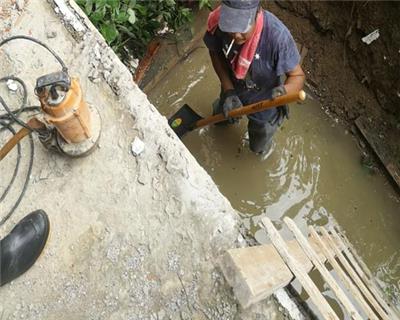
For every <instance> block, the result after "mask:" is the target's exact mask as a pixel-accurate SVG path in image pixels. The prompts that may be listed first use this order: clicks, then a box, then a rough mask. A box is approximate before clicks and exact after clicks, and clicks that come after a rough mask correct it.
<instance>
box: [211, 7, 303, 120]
mask: <svg viewBox="0 0 400 320" xmlns="http://www.w3.org/2000/svg"><path fill="white" fill-rule="evenodd" d="M263 13H264V26H263V30H262V33H261V37H260V42H259V43H258V47H257V50H256V53H255V55H254V58H253V61H252V63H251V66H250V69H249V71H248V73H247V75H246V79H245V80H239V79H236V77H235V76H234V73H233V72H232V71H231V72H230V77H231V80H232V82H233V85H234V87H235V90H236V92H237V94H238V96H239V98H240V100H241V101H242V103H243V104H244V105H247V104H251V103H254V102H258V101H261V100H265V99H271V93H272V92H271V90H272V89H273V88H274V87H276V86H279V85H280V84H282V83H283V75H285V74H286V73H287V72H289V71H292V70H293V69H294V68H295V67H296V65H298V64H299V62H300V55H299V52H298V50H297V47H296V44H295V42H294V40H293V37H292V35H291V33H290V31H289V30H288V28H287V27H286V26H285V25H284V24H283V23H282V21H280V20H279V19H278V18H277V17H276V16H275V15H273V14H272V13H271V12H269V11H266V10H263ZM231 41H232V39H231V38H230V37H229V35H228V34H226V33H223V32H221V31H220V30H219V29H218V28H217V30H216V31H215V33H214V34H211V33H209V32H206V34H205V36H204V42H205V44H206V46H207V47H208V49H209V50H210V51H222V50H223V49H225V50H227V48H228V47H229V44H230V42H231ZM238 51H240V46H238V45H235V46H234V47H233V48H232V49H231V53H230V54H229V56H228V58H227V59H228V60H229V61H230V59H232V57H233V56H234V55H235V54H236V53H237V52H238ZM228 64H229V65H230V63H228ZM275 117H276V108H274V109H269V110H266V111H263V112H258V113H255V114H253V115H250V116H249V118H251V119H254V120H258V121H261V122H265V121H271V120H273V119H275Z"/></svg>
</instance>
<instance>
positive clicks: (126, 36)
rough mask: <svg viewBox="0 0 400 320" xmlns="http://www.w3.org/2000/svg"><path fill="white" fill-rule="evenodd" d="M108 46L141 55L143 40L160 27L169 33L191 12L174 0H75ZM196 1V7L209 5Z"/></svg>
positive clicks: (147, 39) (188, 18)
mask: <svg viewBox="0 0 400 320" xmlns="http://www.w3.org/2000/svg"><path fill="white" fill-rule="evenodd" d="M77 3H78V4H79V5H80V7H81V8H82V9H83V10H84V11H85V13H86V14H87V15H88V17H89V18H90V20H91V21H92V22H93V24H94V25H95V26H96V27H97V28H98V29H99V30H100V32H101V34H102V35H103V37H104V38H105V40H106V41H107V43H108V44H109V45H111V47H112V48H113V49H114V50H115V51H116V52H117V53H118V54H119V55H125V54H127V53H128V54H129V55H131V56H133V57H141V56H142V55H143V53H144V51H145V48H146V45H147V43H148V42H149V41H150V40H151V39H152V38H153V37H154V36H155V34H157V32H158V31H160V30H162V29H164V30H167V31H168V32H170V33H173V32H175V31H176V30H177V29H178V28H179V27H181V26H182V25H184V24H185V23H187V22H189V21H190V20H191V18H192V13H191V10H190V9H189V8H186V7H184V6H183V2H177V1H175V0H77ZM209 4H210V0H200V2H199V6H201V7H205V6H209Z"/></svg>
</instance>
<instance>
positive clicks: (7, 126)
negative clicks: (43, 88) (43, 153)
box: [0, 77, 39, 226]
mask: <svg viewBox="0 0 400 320" xmlns="http://www.w3.org/2000/svg"><path fill="white" fill-rule="evenodd" d="M10 79H11V80H15V81H17V82H18V83H19V84H20V85H21V86H22V90H23V102H22V106H21V107H20V108H18V109H16V110H13V111H12V110H10V108H9V107H8V105H7V103H6V102H5V101H4V100H3V98H2V97H1V96H0V103H1V105H2V106H3V107H4V109H5V110H6V112H7V113H6V114H2V115H0V132H1V131H3V130H8V131H10V132H11V133H12V134H13V135H15V134H16V131H15V130H14V128H13V127H12V125H13V124H15V123H18V124H20V125H21V126H23V127H25V128H27V129H29V130H31V131H33V129H32V128H30V127H29V126H28V125H26V123H25V122H23V121H21V120H20V119H19V118H18V116H20V115H21V114H22V113H23V112H27V111H35V110H38V109H39V108H38V107H27V106H26V103H27V91H26V85H25V83H24V82H23V81H22V80H21V79H18V78H16V77H4V78H2V79H0V82H4V81H7V80H10ZM16 79H18V80H16ZM29 141H30V149H31V152H30V159H29V164H28V171H27V174H26V177H25V182H24V185H23V187H22V191H21V192H20V194H19V196H18V198H17V200H16V202H15V203H14V205H13V206H12V208H11V209H10V211H9V212H8V213H7V215H6V216H4V217H3V218H1V220H0V226H2V225H3V224H4V223H5V222H6V221H7V220H8V218H10V217H11V215H12V214H13V213H14V211H15V210H16V209H17V207H18V206H19V204H20V203H21V201H22V198H23V197H24V195H25V193H26V190H27V188H28V184H29V180H30V176H31V173H32V168H33V158H34V152H35V146H34V144H33V138H32V134H31V133H29ZM21 149H22V148H21V144H20V142H18V144H17V163H16V165H15V169H14V172H13V175H12V177H11V180H10V182H9V183H8V185H7V187H6V189H5V190H4V192H3V194H2V195H1V197H0V203H1V202H2V201H3V200H4V199H5V198H6V196H7V194H8V193H9V191H10V189H11V187H12V186H13V184H14V182H15V179H16V178H17V175H18V171H19V167H20V163H21V157H22V151H21Z"/></svg>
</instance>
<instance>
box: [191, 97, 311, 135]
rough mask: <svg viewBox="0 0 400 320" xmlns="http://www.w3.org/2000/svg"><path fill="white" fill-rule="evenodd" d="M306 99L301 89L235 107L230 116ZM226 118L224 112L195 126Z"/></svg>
mask: <svg viewBox="0 0 400 320" xmlns="http://www.w3.org/2000/svg"><path fill="white" fill-rule="evenodd" d="M305 99H306V93H305V92H304V91H303V90H301V91H298V92H294V93H289V94H285V95H284V96H280V97H277V98H275V99H271V100H263V101H260V102H256V103H253V104H249V105H247V106H244V107H241V108H237V109H234V110H232V111H230V112H229V114H228V115H229V117H232V118H237V117H241V116H244V115H247V114H252V113H256V112H260V111H264V110H267V109H270V108H275V107H278V106H282V105H284V104H288V103H291V102H296V101H304V100H305ZM224 120H226V118H225V117H224V115H223V114H222V113H219V114H216V115H214V116H210V117H207V118H205V119H201V120H199V121H197V122H196V123H195V126H194V127H195V128H200V127H204V126H207V125H209V124H213V123H218V122H221V121H224Z"/></svg>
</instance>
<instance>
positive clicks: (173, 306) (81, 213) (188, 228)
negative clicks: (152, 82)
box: [0, 0, 276, 320]
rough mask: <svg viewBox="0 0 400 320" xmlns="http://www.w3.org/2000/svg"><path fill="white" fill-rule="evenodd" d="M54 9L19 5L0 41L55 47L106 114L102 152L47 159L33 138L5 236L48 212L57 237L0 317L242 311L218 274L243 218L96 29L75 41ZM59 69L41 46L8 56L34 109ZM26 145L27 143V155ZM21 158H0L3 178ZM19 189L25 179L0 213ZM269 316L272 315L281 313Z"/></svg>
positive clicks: (5, 297) (13, 47) (87, 27)
mask: <svg viewBox="0 0 400 320" xmlns="http://www.w3.org/2000/svg"><path fill="white" fill-rule="evenodd" d="M3 2H4V1H3ZM6 2H7V1H6ZM57 3H58V4H59V1H50V2H45V1H41V0H31V1H29V2H26V3H25V7H24V8H23V9H22V10H21V11H18V12H17V14H15V12H14V10H15V9H14V8H12V9H11V13H12V14H11V15H9V16H8V17H7V18H5V19H8V21H6V20H3V21H2V22H1V23H3V24H5V23H10V24H11V25H12V28H11V29H10V32H9V33H3V34H2V37H6V36H8V35H15V34H29V35H31V36H33V37H36V38H38V39H40V40H42V41H44V42H46V43H47V44H49V46H51V47H52V48H53V49H54V50H55V51H56V52H57V53H58V54H59V55H60V56H61V57H62V58H63V59H64V60H65V62H66V64H67V65H68V66H69V70H70V73H71V75H73V76H78V77H79V78H80V82H81V85H82V88H83V92H84V93H85V97H86V100H87V102H88V103H89V104H92V105H95V106H96V107H97V108H98V109H99V110H100V113H101V116H102V119H103V132H102V137H101V141H100V147H99V149H98V150H96V151H95V152H94V153H93V154H92V155H90V156H89V157H87V158H83V159H75V160H71V159H66V158H63V157H61V156H59V155H57V154H53V153H49V152H48V151H47V150H45V149H44V148H43V147H42V146H41V145H40V143H39V141H38V140H37V139H36V138H35V146H36V154H35V162H34V168H33V174H32V177H31V178H32V179H31V183H30V186H29V189H28V192H27V194H26V196H25V197H24V199H23V202H22V203H21V205H20V207H19V209H18V210H17V212H16V213H15V214H14V215H13V216H12V218H11V219H10V220H9V221H8V223H7V224H6V226H5V227H3V228H1V229H0V237H3V236H5V235H6V234H7V233H8V232H9V231H10V230H11V228H12V227H13V226H14V225H15V223H17V222H18V221H19V220H20V219H21V218H22V217H24V216H25V215H26V214H27V213H28V212H30V211H32V210H34V209H38V208H42V209H44V210H45V211H46V212H47V213H48V215H49V218H50V222H51V231H50V237H49V240H48V243H47V245H46V248H45V250H44V252H43V255H42V256H41V257H40V258H39V260H38V261H37V263H36V264H35V265H34V266H33V267H32V268H31V269H30V270H29V271H28V272H27V273H26V274H24V275H23V276H21V277H20V278H18V279H16V280H15V281H14V282H13V283H11V284H9V285H6V286H4V287H2V288H1V289H0V301H1V302H2V303H1V306H0V314H2V315H4V316H5V318H6V319H16V318H18V319H22V318H24V319H57V320H62V319H167V318H168V319H177V318H187V319H232V318H234V317H235V316H238V315H239V314H241V311H240V309H238V307H237V303H236V301H235V299H234V298H233V296H232V294H231V291H230V288H229V287H228V285H227V284H226V283H225V282H224V279H223V277H222V274H221V273H220V272H219V271H218V269H217V268H216V265H217V262H216V261H217V257H218V256H219V255H220V254H221V253H222V252H223V251H225V250H226V249H228V248H231V247H234V246H235V241H236V239H237V237H238V231H237V228H236V223H237V219H238V218H237V215H236V213H235V211H234V210H233V208H232V207H231V205H230V203H229V202H228V201H227V199H226V198H225V197H224V196H223V195H222V194H221V193H220V192H219V190H218V188H217V186H216V185H215V184H214V182H213V181H212V179H211V178H210V177H209V176H208V174H207V173H206V172H205V171H204V170H203V169H202V168H201V167H200V166H199V165H198V163H197V161H196V160H195V159H194V158H193V157H192V155H191V154H190V153H189V152H188V150H187V149H186V148H185V146H184V145H183V144H182V143H181V141H180V140H179V139H178V138H177V137H176V136H175V134H174V133H173V132H172V131H171V129H170V128H169V127H168V125H167V120H166V119H165V118H164V117H162V116H161V115H160V114H159V113H158V112H157V110H156V109H155V108H154V106H152V105H151V104H150V103H149V101H148V100H147V98H146V96H145V94H144V93H143V92H141V91H140V89H139V88H138V87H137V86H136V85H135V84H134V83H133V81H132V76H131V74H130V73H129V71H128V70H127V69H126V67H125V66H124V65H123V64H122V63H121V62H120V61H119V59H118V58H117V57H116V55H115V54H114V52H113V51H112V50H111V49H110V48H109V47H108V46H107V45H106V44H105V43H104V41H103V39H102V38H101V37H100V36H99V34H98V32H97V31H96V30H95V29H94V28H93V26H92V25H91V24H90V22H88V20H87V19H86V18H85V17H84V16H77V21H79V23H82V25H83V27H84V30H82V29H80V31H79V34H78V35H77V34H76V33H74V32H73V31H72V30H71V28H70V27H71V25H70V21H74V19H68V21H64V20H62V17H63V14H61V13H62V11H61V10H60V8H59V7H58V6H57ZM64 3H65V4H66V5H67V7H68V8H71V7H70V6H69V5H68V4H69V2H67V1H65V2H64ZM70 5H71V6H72V9H73V10H71V12H73V13H74V11H75V12H77V13H80V12H81V11H80V9H79V8H77V7H76V5H75V4H74V3H73V2H71V4H70ZM57 8H58V9H57ZM74 14H76V13H74ZM60 17H61V19H60ZM75 31H76V30H75ZM50 32H51V33H50ZM57 70H59V66H58V65H57V64H56V63H55V62H54V61H53V60H52V59H51V57H49V56H48V55H47V54H46V53H45V52H44V51H42V49H41V48H38V47H36V46H34V45H31V44H29V43H26V42H24V41H21V42H20V41H18V42H14V43H11V44H9V45H7V46H6V47H5V48H4V51H0V73H1V74H3V75H9V74H18V75H19V76H20V77H21V78H22V79H23V80H24V81H26V83H27V85H28V88H29V101H30V103H32V104H36V103H37V100H36V97H35V96H34V95H33V92H32V87H33V85H34V83H35V80H36V78H37V77H38V76H41V75H43V74H45V73H48V72H53V71H57ZM135 137H139V138H140V139H141V140H143V141H144V143H145V151H144V153H143V154H141V155H140V156H138V157H134V156H133V155H132V154H131V152H130V146H131V143H132V141H133V140H134V138H135ZM27 150H28V149H27V145H26V142H25V143H24V145H23V152H24V155H26V152H27ZM15 157H16V155H15V154H13V155H10V157H8V158H7V160H4V161H3V162H2V163H1V169H0V170H1V176H2V177H3V176H7V174H9V173H10V172H11V168H13V167H14V165H15ZM27 158H28V157H27V156H25V157H24V159H23V162H24V163H25V165H26V162H27ZM7 179H8V176H7ZM18 192H19V190H18V184H17V185H16V187H15V188H14V190H13V193H12V195H11V196H10V197H9V198H7V200H6V201H5V202H4V203H2V206H1V210H0V214H3V213H4V212H7V210H8V206H9V205H11V203H12V200H13V199H12V197H13V195H15V194H17V193H18ZM261 309H262V310H263V311H262V312H263V313H264V314H268V312H270V310H275V307H274V306H273V305H271V304H268V305H265V306H263V307H262V308H261ZM258 310H259V309H258ZM271 312H276V311H271Z"/></svg>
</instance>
